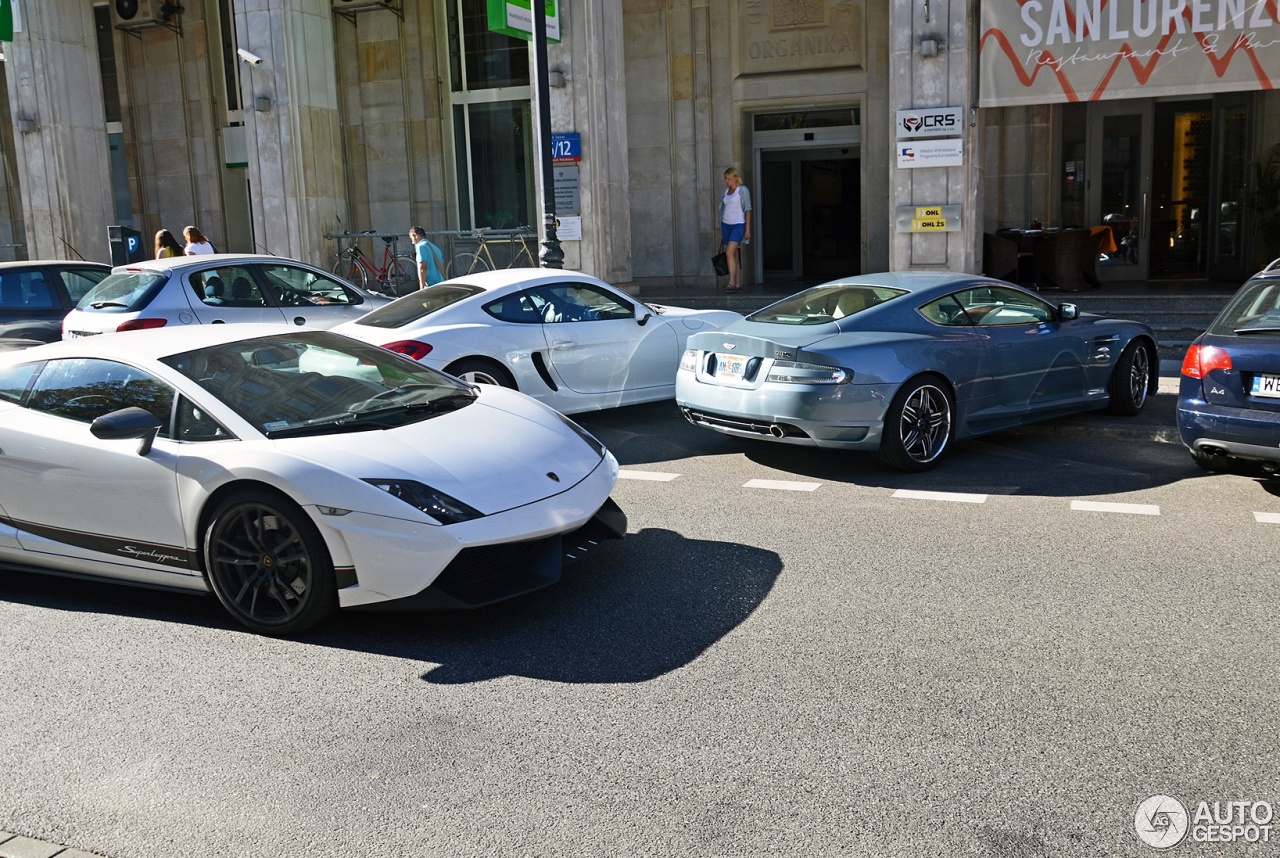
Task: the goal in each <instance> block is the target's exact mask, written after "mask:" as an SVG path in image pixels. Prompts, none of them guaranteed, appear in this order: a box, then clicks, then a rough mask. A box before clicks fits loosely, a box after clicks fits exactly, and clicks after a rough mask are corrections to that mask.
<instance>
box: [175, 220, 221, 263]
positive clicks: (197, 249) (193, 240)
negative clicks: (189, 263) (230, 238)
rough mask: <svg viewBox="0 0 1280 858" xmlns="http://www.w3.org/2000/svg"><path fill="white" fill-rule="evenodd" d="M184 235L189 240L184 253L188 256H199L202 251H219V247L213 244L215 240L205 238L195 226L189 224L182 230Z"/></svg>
mask: <svg viewBox="0 0 1280 858" xmlns="http://www.w3.org/2000/svg"><path fill="white" fill-rule="evenodd" d="M182 237H183V238H185V239H186V240H187V246H186V247H185V248H183V251H182V252H183V253H185V254H186V255H187V256H199V255H200V254H202V253H217V252H218V251H217V248H215V247H214V246H213V242H211V241H210V240H209V239H207V238H205V235H204V233H203V232H201V231H200V230H198V229H196V228H195V227H194V226H189V227H187V228H186V229H184V230H183V231H182Z"/></svg>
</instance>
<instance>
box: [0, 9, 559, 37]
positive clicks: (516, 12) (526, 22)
mask: <svg viewBox="0 0 1280 858" xmlns="http://www.w3.org/2000/svg"><path fill="white" fill-rule="evenodd" d="M0 2H8V0H0ZM488 3H489V6H488V10H489V29H490V30H491V31H493V32H495V33H503V34H505V35H508V36H515V37H516V38H517V39H524V40H525V41H526V42H528V41H532V39H533V4H532V2H531V0H488ZM545 4H546V9H547V41H548V42H559V41H560V0H545Z"/></svg>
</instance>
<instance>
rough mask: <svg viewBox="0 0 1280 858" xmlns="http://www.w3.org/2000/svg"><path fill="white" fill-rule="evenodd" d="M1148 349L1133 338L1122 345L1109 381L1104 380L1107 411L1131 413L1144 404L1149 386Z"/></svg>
mask: <svg viewBox="0 0 1280 858" xmlns="http://www.w3.org/2000/svg"><path fill="white" fill-rule="evenodd" d="M1151 360H1152V358H1151V349H1150V348H1149V347H1148V346H1147V345H1146V344H1145V343H1140V342H1132V343H1129V345H1127V346H1125V349H1124V351H1122V352H1121V353H1120V360H1118V361H1116V366H1115V369H1113V370H1112V371H1111V381H1109V382H1108V383H1107V393H1108V394H1109V395H1110V397H1111V404H1110V405H1108V406H1107V411H1108V412H1110V413H1111V414H1120V415H1123V416H1125V417H1132V416H1133V415H1135V414H1137V413H1138V412H1139V411H1141V410H1142V407H1143V406H1144V405H1146V404H1147V392H1148V391H1149V390H1150V389H1151V388H1150V386H1149V385H1150V383H1151Z"/></svg>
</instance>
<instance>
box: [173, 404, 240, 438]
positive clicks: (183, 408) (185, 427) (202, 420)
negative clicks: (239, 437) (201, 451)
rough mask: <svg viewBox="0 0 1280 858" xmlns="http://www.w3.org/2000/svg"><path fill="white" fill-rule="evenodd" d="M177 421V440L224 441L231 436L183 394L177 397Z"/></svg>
mask: <svg viewBox="0 0 1280 858" xmlns="http://www.w3.org/2000/svg"><path fill="white" fill-rule="evenodd" d="M177 422H178V434H177V438H178V440H179V441H226V440H229V439H230V438H231V437H232V436H231V433H230V432H228V431H227V430H226V429H224V428H222V424H221V423H219V422H218V421H217V420H214V419H213V418H212V417H210V416H209V415H208V414H206V413H204V412H203V411H201V410H200V409H199V408H197V407H196V404H195V403H194V402H192V401H191V400H190V399H187V398H186V397H185V396H179V397H178V413H177Z"/></svg>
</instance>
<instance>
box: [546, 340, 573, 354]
mask: <svg viewBox="0 0 1280 858" xmlns="http://www.w3.org/2000/svg"><path fill="white" fill-rule="evenodd" d="M576 345H577V343H575V342H574V341H573V340H555V341H553V342H552V343H551V348H553V349H555V350H556V351H560V352H562V351H564V350H565V349H571V348H573V347H574V346H576Z"/></svg>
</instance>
